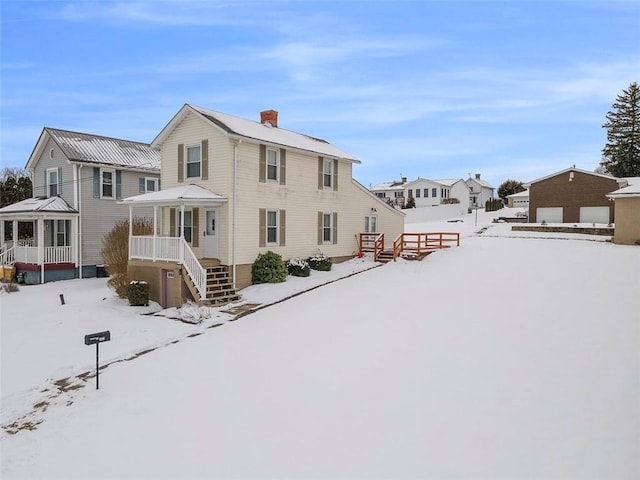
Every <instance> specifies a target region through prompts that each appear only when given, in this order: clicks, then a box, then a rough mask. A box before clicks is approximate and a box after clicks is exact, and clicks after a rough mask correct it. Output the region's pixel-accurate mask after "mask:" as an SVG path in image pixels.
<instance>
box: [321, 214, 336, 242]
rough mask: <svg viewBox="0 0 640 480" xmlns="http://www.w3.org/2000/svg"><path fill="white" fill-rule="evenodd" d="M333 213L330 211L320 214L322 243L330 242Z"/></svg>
mask: <svg viewBox="0 0 640 480" xmlns="http://www.w3.org/2000/svg"><path fill="white" fill-rule="evenodd" d="M332 220H333V215H332V214H331V213H323V214H322V241H323V242H324V243H331V241H332V238H331V233H332V231H333V225H332V223H333V222H332Z"/></svg>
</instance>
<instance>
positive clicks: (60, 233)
mask: <svg viewBox="0 0 640 480" xmlns="http://www.w3.org/2000/svg"><path fill="white" fill-rule="evenodd" d="M55 229H56V231H55V235H56V244H55V245H56V246H57V247H64V246H66V245H67V222H66V220H56V222H55Z"/></svg>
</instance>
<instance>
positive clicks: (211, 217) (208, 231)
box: [203, 209, 218, 258]
mask: <svg viewBox="0 0 640 480" xmlns="http://www.w3.org/2000/svg"><path fill="white" fill-rule="evenodd" d="M204 214H205V225H206V226H205V229H204V242H203V247H204V251H203V253H204V257H205V258H218V232H217V228H216V227H217V225H216V214H217V211H216V209H207V210H205V212H204Z"/></svg>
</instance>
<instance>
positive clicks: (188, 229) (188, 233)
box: [176, 210, 193, 243]
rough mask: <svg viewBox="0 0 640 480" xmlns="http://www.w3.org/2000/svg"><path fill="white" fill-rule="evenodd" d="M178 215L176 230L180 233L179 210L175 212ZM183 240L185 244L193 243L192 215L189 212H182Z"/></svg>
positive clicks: (180, 217)
mask: <svg viewBox="0 0 640 480" xmlns="http://www.w3.org/2000/svg"><path fill="white" fill-rule="evenodd" d="M176 211H177V213H178V222H177V228H178V231H180V230H179V229H180V221H181V219H182V212H181V211H180V210H176ZM184 239H185V241H186V242H187V243H192V241H193V213H192V212H191V210H185V211H184Z"/></svg>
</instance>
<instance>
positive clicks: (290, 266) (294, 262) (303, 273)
mask: <svg viewBox="0 0 640 480" xmlns="http://www.w3.org/2000/svg"><path fill="white" fill-rule="evenodd" d="M287 270H289V275H293V276H294V277H308V276H309V275H311V268H310V267H309V263H308V262H307V261H306V260H304V259H302V258H292V259H291V260H289V261H288V262H287Z"/></svg>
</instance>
